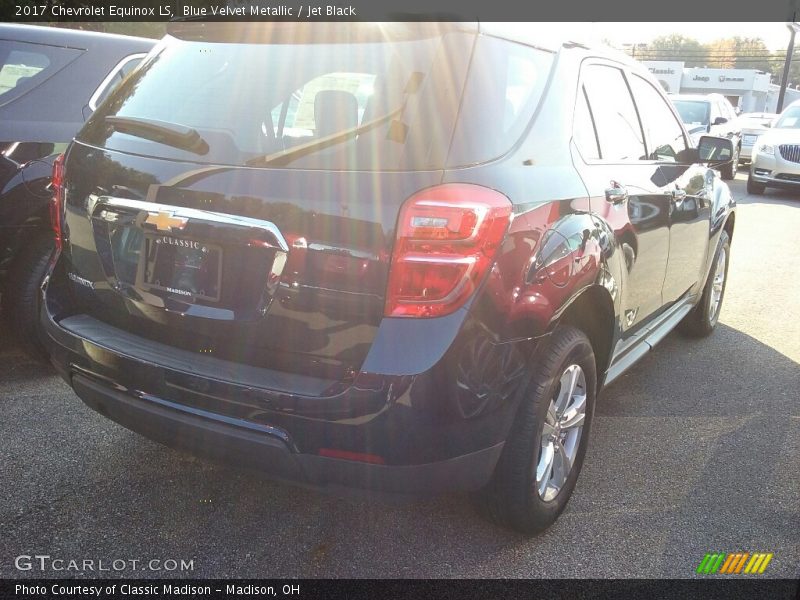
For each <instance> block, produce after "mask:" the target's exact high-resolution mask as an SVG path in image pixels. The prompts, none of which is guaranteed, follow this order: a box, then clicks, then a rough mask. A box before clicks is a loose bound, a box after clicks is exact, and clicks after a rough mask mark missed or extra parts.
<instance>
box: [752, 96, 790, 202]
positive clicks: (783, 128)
mask: <svg viewBox="0 0 800 600" xmlns="http://www.w3.org/2000/svg"><path fill="white" fill-rule="evenodd" d="M768 186H769V187H784V188H792V189H797V190H800V100H798V101H795V102H792V103H791V104H790V105H789V106H787V107H786V108H785V109H784V111H783V112H782V113H781V116H780V117H778V119H777V120H776V121H775V122H774V124H773V126H772V127H771V128H770V129H768V130H767V131H766V132H765V133H763V134H761V135H760V136H758V139H757V140H756V143H755V145H754V147H753V153H752V158H751V165H750V175H749V177H748V178H747V193H748V194H763V193H764V189H765V188H766V187H768Z"/></svg>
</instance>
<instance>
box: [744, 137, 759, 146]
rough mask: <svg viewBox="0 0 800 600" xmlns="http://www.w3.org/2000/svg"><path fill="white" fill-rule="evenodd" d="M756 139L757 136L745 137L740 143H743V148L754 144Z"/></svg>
mask: <svg viewBox="0 0 800 600" xmlns="http://www.w3.org/2000/svg"><path fill="white" fill-rule="evenodd" d="M757 139H758V136H757V135H745V136H744V137H743V138H742V143H743V144H744V145H745V146H752V145H753V144H755V143H756V140H757Z"/></svg>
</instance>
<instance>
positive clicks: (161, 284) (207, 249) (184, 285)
mask: <svg viewBox="0 0 800 600" xmlns="http://www.w3.org/2000/svg"><path fill="white" fill-rule="evenodd" d="M143 250H144V252H143V257H142V265H141V270H142V272H141V277H142V287H144V288H147V289H157V290H162V291H165V292H169V293H171V294H174V295H176V296H181V297H183V298H185V299H187V300H197V299H199V300H206V301H209V302H218V301H219V298H220V287H221V278H222V248H220V247H219V246H215V245H212V244H207V243H205V242H201V241H199V240H190V239H186V238H176V237H172V236H169V235H158V236H150V235H148V236H145V239H144V248H143Z"/></svg>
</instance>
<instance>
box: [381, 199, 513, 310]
mask: <svg viewBox="0 0 800 600" xmlns="http://www.w3.org/2000/svg"><path fill="white" fill-rule="evenodd" d="M510 221H511V202H510V201H509V200H508V198H506V197H505V196H504V195H503V194H501V193H500V192H496V191H495V190H491V189H489V188H485V187H482V186H479V185H473V184H465V183H448V184H444V185H439V186H436V187H432V188H429V189H427V190H422V191H421V192H417V193H416V194H414V195H413V196H411V198H409V199H408V200H406V202H405V203H404V204H403V206H402V208H401V209H400V217H399V218H398V221H397V237H396V240H395V245H394V251H393V252H392V264H391V269H390V271H389V285H388V287H387V290H386V309H385V314H386V316H387V317H440V316H442V315H447V314H449V313H451V312H453V311H454V310H456V309H457V308H459V307H460V306H462V305H463V304H464V302H465V301H466V300H467V299H468V298H469V296H470V295H471V294H472V293H473V292H474V291H475V289H476V288H477V287H478V285H479V284H480V282H481V280H482V279H483V277H484V275H485V274H486V272H487V270H488V269H489V267H490V266H491V264H492V261H493V260H494V256H495V253H496V252H497V248H498V247H499V246H500V243H501V242H502V241H503V237H504V236H505V233H506V230H507V229H508V224H509V222H510Z"/></svg>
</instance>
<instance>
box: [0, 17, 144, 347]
mask: <svg viewBox="0 0 800 600" xmlns="http://www.w3.org/2000/svg"><path fill="white" fill-rule="evenodd" d="M154 43H155V42H154V41H153V40H147V39H143V38H135V37H128V36H120V35H109V34H102V33H93V32H86V31H78V30H72V29H60V28H53V27H37V26H31V25H10V24H0V286H2V287H0V289H2V305H3V306H2V308H3V314H4V317H5V318H6V320H7V322H8V323H9V325H10V328H11V329H12V331H14V332H15V333H16V334H17V337H18V338H19V341H20V344H21V345H22V347H23V348H24V349H26V350H27V351H28V352H29V353H30V354H32V355H33V356H44V348H43V346H42V344H41V341H40V336H39V333H38V330H39V321H38V318H37V316H38V307H39V302H38V294H37V293H36V291H37V288H38V286H39V284H40V282H41V280H42V277H43V276H44V272H45V269H46V267H47V261H48V260H49V258H50V255H51V254H52V250H53V234H52V231H51V229H50V217H49V206H50V200H51V198H52V197H53V193H52V190H51V189H50V179H51V173H52V171H53V163H54V161H55V159H56V157H57V156H58V155H59V154H60V153H62V152H63V151H64V150H65V149H66V147H67V144H68V143H69V142H70V141H71V140H72V138H73V137H74V136H75V134H76V133H77V132H78V130H79V129H80V128H81V127H82V126H83V124H84V122H85V121H86V119H87V118H88V117H89V116H91V114H92V113H93V112H94V110H95V109H96V108H97V106H98V105H99V104H100V103H101V102H102V101H103V100H104V99H105V98H106V97H107V96H108V95H109V94H111V93H112V92H113V90H114V89H116V87H117V86H118V85H119V83H120V82H121V81H122V80H123V79H124V78H125V76H126V75H127V74H128V73H130V72H131V71H132V70H133V69H134V68H135V67H136V66H137V65H138V64H139V62H141V60H142V58H144V56H145V55H146V53H147V52H149V51H150V49H151V48H152V47H153V45H154Z"/></svg>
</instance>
